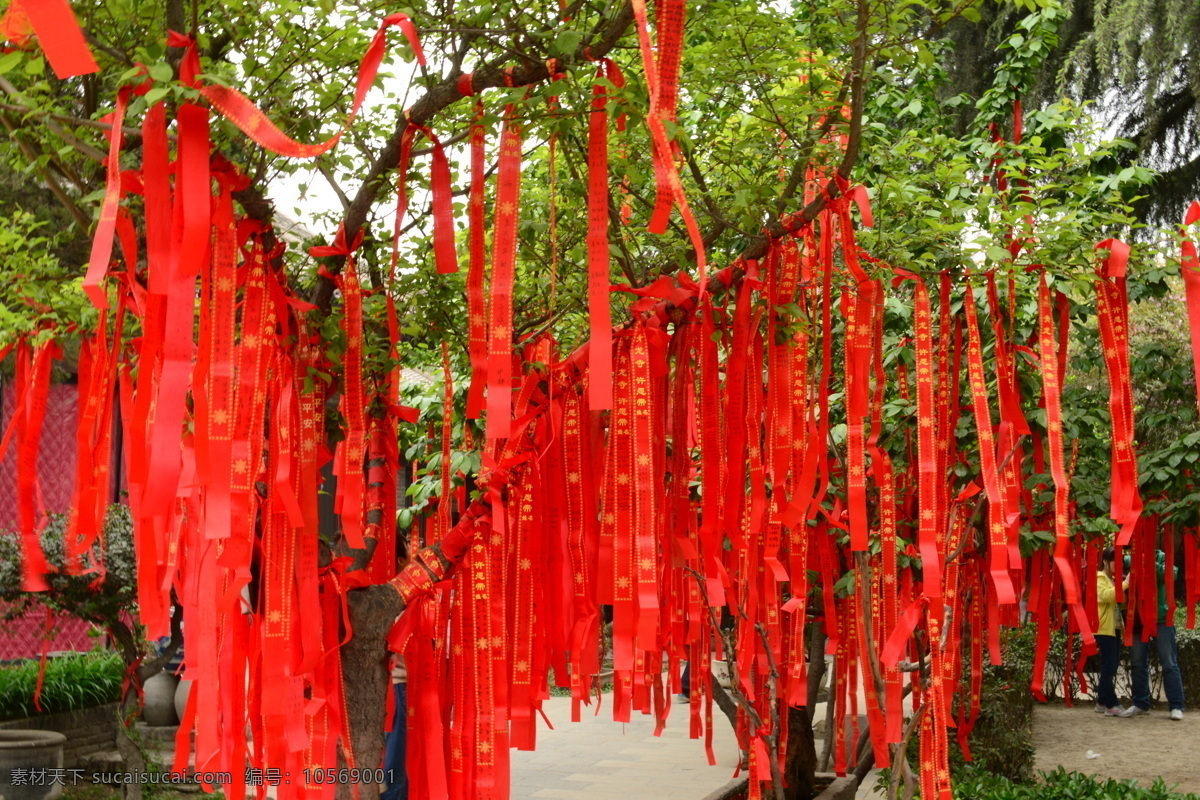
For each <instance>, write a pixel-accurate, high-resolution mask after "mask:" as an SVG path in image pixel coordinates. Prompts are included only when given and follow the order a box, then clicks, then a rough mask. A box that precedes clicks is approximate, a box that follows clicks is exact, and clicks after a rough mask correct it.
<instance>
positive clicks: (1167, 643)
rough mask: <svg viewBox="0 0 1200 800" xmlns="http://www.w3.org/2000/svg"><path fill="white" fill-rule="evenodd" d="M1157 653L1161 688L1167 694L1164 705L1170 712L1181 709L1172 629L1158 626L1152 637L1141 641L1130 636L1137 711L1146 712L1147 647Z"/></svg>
mask: <svg viewBox="0 0 1200 800" xmlns="http://www.w3.org/2000/svg"><path fill="white" fill-rule="evenodd" d="M1151 642H1153V644H1154V649H1155V650H1157V651H1158V664H1159V666H1160V667H1162V676H1163V689H1164V690H1165V691H1166V694H1167V705H1169V706H1170V707H1171V710H1172V711H1174V710H1175V709H1177V708H1178V709H1179V710H1180V711H1182V710H1183V677H1182V676H1181V675H1180V673H1179V653H1178V651H1177V650H1176V649H1175V626H1174V625H1159V626H1158V631H1157V632H1156V635H1155V636H1154V638H1152V639H1151V640H1150V641H1149V642H1143V641H1142V637H1141V636H1140V635H1137V634H1135V635H1134V637H1133V654H1132V659H1131V660H1132V662H1133V703H1134V705H1136V706H1137V707H1138V708H1143V709H1145V710H1147V711H1149V710H1150V645H1151Z"/></svg>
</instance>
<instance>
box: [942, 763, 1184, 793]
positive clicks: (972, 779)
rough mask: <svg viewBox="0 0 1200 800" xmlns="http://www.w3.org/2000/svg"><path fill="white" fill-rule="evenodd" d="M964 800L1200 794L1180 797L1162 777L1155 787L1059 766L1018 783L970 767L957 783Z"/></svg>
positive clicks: (1155, 783) (956, 790)
mask: <svg viewBox="0 0 1200 800" xmlns="http://www.w3.org/2000/svg"><path fill="white" fill-rule="evenodd" d="M954 796H955V797H958V798H961V800H1200V795H1195V794H1176V793H1175V792H1172V791H1171V787H1169V786H1167V785H1166V784H1165V783H1163V781H1162V779H1161V778H1159V779H1158V780H1156V781H1155V782H1154V785H1153V786H1150V787H1142V786H1138V785H1137V784H1136V783H1134V782H1133V781H1118V780H1114V779H1112V778H1101V777H1098V776H1096V775H1083V774H1081V773H1079V772H1067V771H1066V770H1064V769H1063V768H1062V767H1059V768H1058V769H1056V770H1055V771H1054V772H1046V773H1042V779H1041V780H1040V781H1037V782H1034V783H1014V782H1013V781H1010V780H1008V779H1007V778H1003V777H1000V776H998V775H992V774H989V773H988V772H986V771H984V770H982V769H977V768H972V767H968V768H966V769H964V770H962V771H961V772H960V774H959V775H958V776H957V778H956V780H955V783H954Z"/></svg>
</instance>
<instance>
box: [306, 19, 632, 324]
mask: <svg viewBox="0 0 1200 800" xmlns="http://www.w3.org/2000/svg"><path fill="white" fill-rule="evenodd" d="M632 21H633V4H632V3H631V2H625V3H624V4H623V5H622V6H621V7H620V9H619V10H618V11H617V13H616V15H615V16H614V17H613V18H612V19H611V20H609V21H608V22H607V23H606V24H604V25H602V26H600V28H599V29H598V30H597V31H596V32H595V35H594V36H593V37H592V39H591V41H590V42H589V43H588V44H586V45H580V47H579V48H578V49H577V50H576V51H575V52H574V53H572V54H571V56H570V57H568V58H566V59H563V61H564V62H566V63H567V64H571V63H577V62H580V61H584V60H586V59H587V58H588V57H589V56H590V57H591V58H593V59H597V58H602V57H604V56H605V55H607V54H608V52H609V51H610V50H612V49H613V47H614V46H615V45H616V43H617V42H618V41H619V40H620V38H621V37H622V36H623V35H624V34H625V31H626V29H627V28H628V27H629V25H630V23H631V22H632ZM458 78H459V73H458V72H457V71H453V72H451V74H450V75H448V76H447V77H446V78H444V79H443V80H442V81H441V82H440V83H438V84H436V85H435V86H433V87H432V88H430V89H429V91H428V92H426V93H425V95H424V96H423V97H422V98H421V99H419V100H418V101H417V102H416V103H414V104H413V105H412V106H411V107H410V108H409V109H408V111H407V113H406V114H405V115H404V116H402V117H401V118H400V121H399V123H398V124H397V125H396V130H395V131H394V132H393V134H392V138H391V139H390V140H389V141H388V143H387V144H386V145H384V147H383V148H382V149H381V150H380V151H379V152H378V154H377V155H376V157H375V159H374V161H373V162H372V163H371V165H370V166H368V167H367V169H366V170H365V172H364V176H363V183H362V187H361V188H360V189H359V191H358V193H357V194H356V195H355V197H354V199H353V200H352V201H351V203H350V210H349V211H348V212H347V213H346V216H345V219H344V220H343V225H344V226H345V229H346V234H347V238H350V239H353V237H354V236H355V235H356V234H357V233H358V231H359V230H360V229H361V228H362V227H363V225H365V224H366V222H367V217H368V216H369V214H370V212H371V207H372V206H373V205H374V204H375V202H376V201H377V200H378V199H379V196H380V195H381V194H382V193H383V192H384V190H385V188H386V181H385V180H384V177H385V176H386V175H387V174H388V173H390V172H391V171H392V170H393V169H395V168H396V165H397V163H398V162H399V157H400V142H401V140H402V139H403V138H404V132H405V130H406V129H407V128H408V126H409V125H410V124H412V125H425V124H426V123H428V122H429V121H430V120H432V119H433V118H434V117H435V116H437V115H438V114H439V113H440V112H442V111H444V110H445V109H447V108H449V107H450V106H452V105H454V104H455V103H457V102H458V101H459V100H461V99H462V98H463V97H464V96H465V95H463V94H462V92H460V91H459V88H458ZM549 78H550V70H549V68H548V66H547V64H545V63H543V62H533V61H530V62H527V63H525V64H522V65H520V66H517V67H513V68H512V69H511V71H506V70H505V69H503V68H502V67H501V66H499V65H489V66H487V67H485V68H483V69H481V70H479V71H477V72H475V73H474V75H473V76H472V78H471V86H472V88H473V89H474V90H475V92H476V93H479V92H481V91H483V90H485V89H494V88H499V87H501V86H514V87H520V86H530V85H532V84H535V83H540V82H542V81H545V80H547V79H549ZM340 268H341V264H340V263H333V264H330V270H331V271H334V272H336V271H337V270H338V269H340ZM332 298H333V283H332V282H331V281H329V280H328V279H324V278H322V279H321V280H319V281H318V283H317V289H316V292H315V294H314V296H313V298H312V300H313V302H314V303H315V304H316V305H318V306H320V307H322V308H328V306H329V303H330V301H331V300H332Z"/></svg>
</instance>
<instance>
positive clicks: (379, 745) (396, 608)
mask: <svg viewBox="0 0 1200 800" xmlns="http://www.w3.org/2000/svg"><path fill="white" fill-rule="evenodd" d="M349 597H350V624H351V625H352V626H353V629H354V635H353V636H352V637H351V639H350V641H349V642H347V643H346V644H345V646H344V647H342V674H343V684H344V686H345V696H346V705H345V708H344V709H343V713H345V714H346V715H347V717H348V719H347V721H346V722H347V725H346V727H347V728H349V730H350V738H351V746H352V747H353V750H354V752H353V759H354V766H356V767H358V768H359V769H372V770H373V769H378V768H379V767H380V766H382V762H383V727H384V714H385V713H386V709H387V693H388V690H389V689H390V688H391V675H390V672H389V670H388V663H387V662H388V658H387V655H388V653H387V635H388V631H390V630H391V629H392V623H394V622H395V620H396V617H397V616H398V615H399V614H400V612H401V610H402V609H403V606H402V605H401V603H400V596H399V595H398V594H397V593H396V590H395V589H393V588H392V587H390V586H386V585H380V586H370V587H367V588H365V589H359V590H355V591H353V592H351V593H350V596H349ZM346 766H348V764H347V759H346V754H345V752H344V751H343V750H342V748H340V747H339V748H338V767H339V768H342V767H346ZM355 787H357V789H358V798H359V800H376V798H378V797H379V793H380V791H382V787H381V786H379V784H376V783H360V784H355V786H351V785H350V784H343V783H339V784H338V786H337V792H336V798H337V800H352V798H353V794H354V788H355Z"/></svg>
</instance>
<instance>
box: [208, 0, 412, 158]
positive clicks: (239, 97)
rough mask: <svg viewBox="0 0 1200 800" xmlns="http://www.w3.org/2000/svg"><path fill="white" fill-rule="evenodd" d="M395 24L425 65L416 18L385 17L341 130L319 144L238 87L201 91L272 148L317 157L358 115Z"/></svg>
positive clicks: (365, 59) (286, 153) (291, 154)
mask: <svg viewBox="0 0 1200 800" xmlns="http://www.w3.org/2000/svg"><path fill="white" fill-rule="evenodd" d="M392 26H397V27H399V28H400V30H401V32H402V33H403V34H404V37H405V38H406V39H407V40H408V43H409V45H410V46H411V47H412V50H413V55H414V56H416V59H417V63H418V64H422V65H424V63H425V54H424V52H423V51H422V50H421V42H420V39H419V38H418V36H417V30H416V27H415V26H414V25H413V23H412V20H410V19H409V18H408V16H407V15H406V14H389V15H388V16H386V17H384V18H383V22H382V23H380V25H379V30H377V31H376V32H375V36H374V37H372V39H371V44H370V45H369V46H368V47H367V52H366V53H365V54H364V55H363V60H362V63H361V64H360V65H359V68H358V78H357V80H356V81H355V84H354V102H353V103H352V104H351V106H350V114H349V116H347V117H346V121H345V122H344V123H342V127H341V128H340V129H339V130H338V132H337V133H335V134H334V135H333V136H331V137H330V138H329V139H326V140H325V141H324V142H321V143H319V144H302V143H300V142H297V141H296V140H295V139H292V138H290V137H289V136H288V135H287V134H285V133H284V132H283V131H282V130H280V129H279V128H278V127H277V126H276V125H275V123H274V122H272V121H271V120H270V118H269V117H267V115H266V114H264V113H263V112H262V110H261V109H260V108H258V107H257V106H256V105H254V103H253V102H252V101H251V100H250V99H249V98H248V97H246V96H245V95H244V94H242V93H241V92H239V91H238V90H236V89H232V88H229V87H226V86H217V85H212V86H205V87H203V88H201V89H200V94H201V95H202V96H203V97H204V98H205V99H206V100H208V102H210V103H212V106H213V108H215V109H217V110H218V111H220V112H221V114H223V115H224V116H225V118H226V119H228V120H229V121H230V122H232V123H233V124H234V125H236V126H237V127H238V128H239V129H241V131H242V132H243V133H245V134H246V135H247V136H249V137H250V138H251V139H253V140H254V141H255V142H257V143H258V144H260V145H261V146H263V147H265V148H267V149H268V150H270V151H271V152H273V153H277V154H279V155H281V156H287V157H288V158H315V157H317V156H319V155H321V154H322V153H326V152H328V151H329V150H330V149H332V148H333V146H334V145H336V144H337V143H338V142H339V141H340V140H341V138H342V135H343V134H344V133H345V132H346V129H347V128H349V127H350V124H351V123H352V122H354V118H355V117H356V116H358V112H359V110H360V109H361V108H362V104H363V101H364V100H365V99H366V97H367V92H368V91H369V90H370V89H371V86H372V85H373V84H374V83H375V76H376V74H377V73H378V72H379V66H380V64H381V63H382V62H383V54H384V51H385V49H386V47H387V30H388V28H390V27H392Z"/></svg>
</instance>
